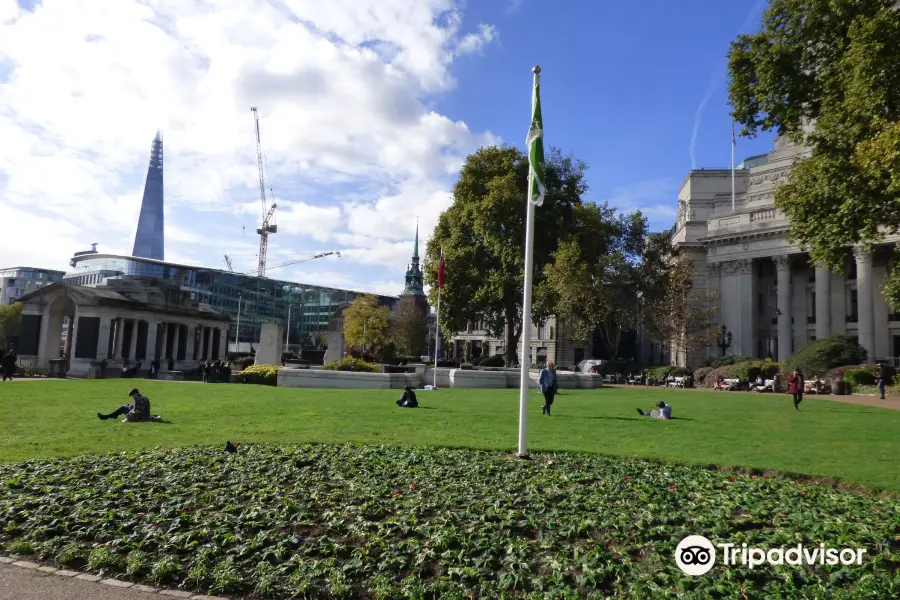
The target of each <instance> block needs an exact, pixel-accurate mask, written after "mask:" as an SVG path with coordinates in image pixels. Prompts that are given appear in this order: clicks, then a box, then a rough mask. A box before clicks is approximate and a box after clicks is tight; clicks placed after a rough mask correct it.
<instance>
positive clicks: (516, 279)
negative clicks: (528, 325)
mask: <svg viewBox="0 0 900 600" xmlns="http://www.w3.org/2000/svg"><path fill="white" fill-rule="evenodd" d="M586 168H587V165H585V163H583V162H581V161H579V160H576V159H575V158H573V157H571V156H564V155H563V154H562V153H561V152H560V151H559V150H556V149H553V150H552V151H551V152H550V154H549V157H548V160H547V165H546V170H545V177H546V195H545V197H544V204H543V206H541V207H538V208H536V209H535V243H534V273H535V282H534V283H535V287H534V289H535V296H534V310H533V313H532V316H533V318H534V320H535V321H537V322H543V321H545V320H546V319H547V318H548V317H549V316H550V315H551V314H552V312H551V311H552V306H551V303H550V302H549V301H548V300H547V299H546V298H544V297H542V296H541V294H539V293H537V290H538V288H539V285H540V281H541V279H542V277H543V268H544V265H546V264H547V263H548V262H550V260H551V257H552V255H553V253H554V252H555V251H556V249H557V246H558V242H559V240H560V239H561V238H565V237H566V235H567V232H568V230H569V229H570V227H571V225H572V222H573V218H574V216H573V214H574V211H575V208H576V207H577V206H579V205H580V204H581V196H582V194H584V193H585V192H586V191H587V185H586V183H585V181H584V171H585V169H586ZM527 175H528V160H527V158H526V157H525V155H524V154H523V153H522V152H521V151H520V150H518V149H516V148H512V147H494V146H492V147H489V148H482V149H480V150H478V151H476V152H475V153H474V154H471V155H470V156H468V157H467V158H466V162H465V164H464V165H463V167H462V170H461V171H460V175H459V180H458V181H457V183H456V185H455V186H454V188H453V204H452V205H451V206H450V208H448V209H447V210H446V211H444V213H443V214H442V215H441V217H440V219H439V221H438V225H437V227H436V228H435V231H434V234H433V235H432V237H431V240H430V241H429V242H428V246H427V251H426V260H425V282H426V284H427V285H429V286H430V288H431V292H430V294H431V295H430V300H431V304H432V305H433V306H434V305H436V304H437V270H438V263H439V261H440V253H441V248H442V247H443V250H444V264H445V268H446V280H445V285H444V289H443V290H442V292H441V314H440V320H441V323H440V325H441V329H442V330H444V331H447V332H453V331H460V330H462V329H465V327H466V323H467V322H469V321H481V322H483V323H484V324H485V326H486V327H487V328H488V330H489V331H490V333H491V335H494V336H497V337H500V336H503V337H504V339H505V341H506V363H507V364H515V363H518V357H517V354H516V350H517V346H518V343H519V336H520V335H521V333H522V331H521V330H522V300H523V298H522V296H523V279H524V274H525V266H524V259H525V256H524V255H525V209H526V204H525V201H526V196H527V193H528V179H527Z"/></svg>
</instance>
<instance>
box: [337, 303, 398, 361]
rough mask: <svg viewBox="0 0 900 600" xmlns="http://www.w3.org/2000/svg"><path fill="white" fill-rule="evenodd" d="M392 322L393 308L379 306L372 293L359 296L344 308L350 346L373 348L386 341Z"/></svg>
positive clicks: (345, 334)
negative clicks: (386, 334) (386, 333)
mask: <svg viewBox="0 0 900 600" xmlns="http://www.w3.org/2000/svg"><path fill="white" fill-rule="evenodd" d="M390 324H391V309H389V308H388V307H387V306H379V305H378V298H377V297H376V296H373V295H371V294H366V295H364V296H358V297H357V298H356V300H354V301H353V304H351V305H350V306H348V307H347V308H346V309H345V310H344V339H345V340H346V342H347V344H348V345H350V346H359V347H362V348H372V347H373V346H378V345H381V344H383V343H384V342H385V332H387V330H388V327H389V326H390Z"/></svg>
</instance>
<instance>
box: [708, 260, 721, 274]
mask: <svg viewBox="0 0 900 600" xmlns="http://www.w3.org/2000/svg"><path fill="white" fill-rule="evenodd" d="M721 271H722V263H706V275H707V276H708V277H718V276H719V273H720V272H721Z"/></svg>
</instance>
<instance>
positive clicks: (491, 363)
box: [478, 354, 506, 367]
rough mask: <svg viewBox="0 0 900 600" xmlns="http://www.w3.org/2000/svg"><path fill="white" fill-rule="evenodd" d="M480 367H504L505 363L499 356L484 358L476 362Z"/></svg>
mask: <svg viewBox="0 0 900 600" xmlns="http://www.w3.org/2000/svg"><path fill="white" fill-rule="evenodd" d="M478 366H480V367H505V366H506V361H505V360H504V359H503V357H502V356H500V355H499V354H494V355H493V356H484V357H482V358H481V359H480V360H479V361H478Z"/></svg>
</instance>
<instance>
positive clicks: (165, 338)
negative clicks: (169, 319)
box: [159, 323, 169, 361]
mask: <svg viewBox="0 0 900 600" xmlns="http://www.w3.org/2000/svg"><path fill="white" fill-rule="evenodd" d="M160 325H161V326H162V344H161V345H160V347H159V360H160V361H164V360H166V359H167V358H169V357H168V356H166V346H168V345H169V324H168V323H160Z"/></svg>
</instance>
